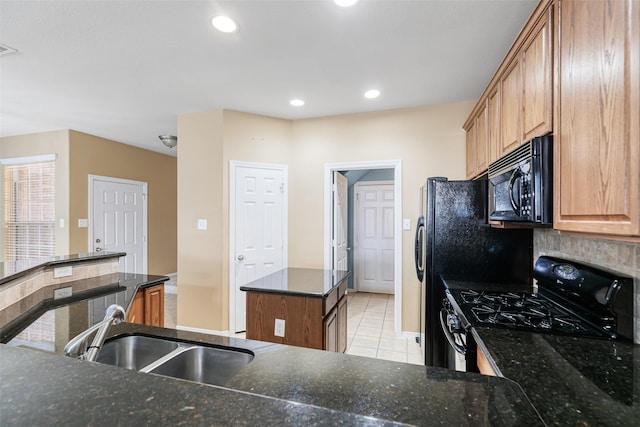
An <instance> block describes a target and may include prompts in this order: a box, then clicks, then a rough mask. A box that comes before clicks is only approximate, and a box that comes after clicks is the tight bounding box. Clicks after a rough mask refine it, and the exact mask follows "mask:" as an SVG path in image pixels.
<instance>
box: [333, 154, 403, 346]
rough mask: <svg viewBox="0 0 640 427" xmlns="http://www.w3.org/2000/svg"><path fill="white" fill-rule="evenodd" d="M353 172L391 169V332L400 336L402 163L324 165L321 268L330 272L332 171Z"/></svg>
mask: <svg viewBox="0 0 640 427" xmlns="http://www.w3.org/2000/svg"><path fill="white" fill-rule="evenodd" d="M354 169H393V170H394V173H393V183H394V185H395V188H394V193H395V196H394V197H395V206H394V214H393V218H394V219H393V228H394V233H395V239H394V240H395V242H394V249H393V250H394V264H393V265H394V276H395V277H394V283H395V289H394V301H395V318H394V332H395V334H396V336H401V335H402V237H403V235H402V160H381V161H372V162H347V163H325V165H324V266H325V267H324V268H326V269H331V265H332V261H333V259H332V255H331V247H332V242H331V221H332V217H333V215H332V214H333V210H332V208H331V197H332V196H331V189H332V181H333V180H332V176H333V171H343V170H354Z"/></svg>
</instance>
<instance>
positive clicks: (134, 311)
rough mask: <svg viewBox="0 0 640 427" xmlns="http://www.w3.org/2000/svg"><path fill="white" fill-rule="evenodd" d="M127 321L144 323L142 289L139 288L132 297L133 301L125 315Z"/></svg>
mask: <svg viewBox="0 0 640 427" xmlns="http://www.w3.org/2000/svg"><path fill="white" fill-rule="evenodd" d="M127 322H129V323H138V324H140V325H144V291H142V290H139V291H138V292H136V295H135V296H134V297H133V302H132V303H131V308H130V309H129V314H128V315H127Z"/></svg>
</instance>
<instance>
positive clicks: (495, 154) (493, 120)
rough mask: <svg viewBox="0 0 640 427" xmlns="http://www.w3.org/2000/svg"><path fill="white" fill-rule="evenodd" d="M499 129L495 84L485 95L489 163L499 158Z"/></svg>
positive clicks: (498, 93) (498, 107)
mask: <svg viewBox="0 0 640 427" xmlns="http://www.w3.org/2000/svg"><path fill="white" fill-rule="evenodd" d="M500 132H501V129H500V86H499V85H496V86H495V87H494V88H493V89H492V90H491V91H489V95H488V96H487V145H488V149H489V164H491V163H493V162H495V161H496V160H498V159H499V158H500V152H501V147H502V139H501V133H500Z"/></svg>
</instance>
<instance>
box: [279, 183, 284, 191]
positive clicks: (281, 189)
mask: <svg viewBox="0 0 640 427" xmlns="http://www.w3.org/2000/svg"><path fill="white" fill-rule="evenodd" d="M280 193H282V194H284V182H283V183H280Z"/></svg>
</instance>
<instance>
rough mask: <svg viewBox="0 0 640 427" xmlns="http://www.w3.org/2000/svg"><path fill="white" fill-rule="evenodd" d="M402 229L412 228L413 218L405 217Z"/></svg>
mask: <svg viewBox="0 0 640 427" xmlns="http://www.w3.org/2000/svg"><path fill="white" fill-rule="evenodd" d="M402 229H403V230H411V220H410V219H408V218H405V219H403V220H402Z"/></svg>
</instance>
